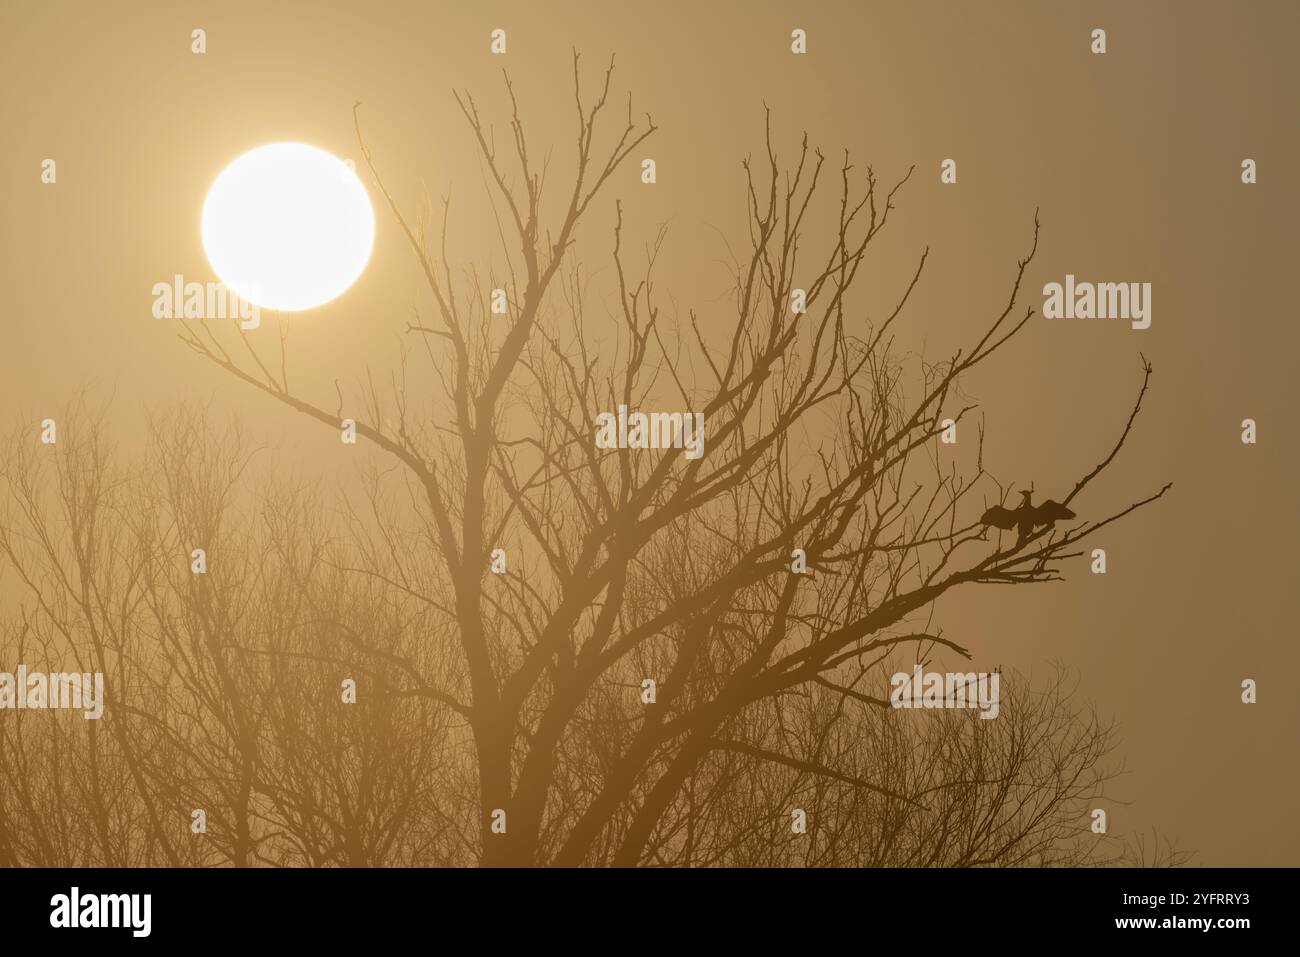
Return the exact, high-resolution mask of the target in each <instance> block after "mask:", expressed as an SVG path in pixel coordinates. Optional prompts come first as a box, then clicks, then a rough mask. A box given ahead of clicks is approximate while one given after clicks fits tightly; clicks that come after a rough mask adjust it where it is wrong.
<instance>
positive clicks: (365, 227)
mask: <svg viewBox="0 0 1300 957" xmlns="http://www.w3.org/2000/svg"><path fill="white" fill-rule="evenodd" d="M374 242H375V212H374V210H373V209H372V208H371V206H370V197H369V196H368V195H367V194H366V188H365V187H364V186H362V185H361V180H359V179H357V175H356V173H354V172H353V171H352V169H351V168H350V167H349V166H348V165H347V164H346V163H344V162H343V161H342V160H340V159H338V158H337V157H335V156H332V155H331V154H329V153H327V152H325V151H324V150H322V149H318V148H316V147H315V146H308V145H306V144H305V143H271V144H269V145H267V146H259V147H257V149H254V150H250V151H249V152H247V153H245V154H244V155H243V156H240V157H239V158H238V159H236V160H235V161H234V162H232V163H231V164H230V165H229V166H227V167H226V168H225V169H224V170H222V171H221V174H220V175H219V176H218V177H217V178H216V179H215V180H214V181H213V183H212V188H211V189H209V190H208V196H207V199H206V200H204V202H203V249H204V252H206V253H207V255H208V262H209V263H211V264H212V269H213V270H214V271H215V272H216V274H217V277H218V278H219V279H220V280H221V281H222V282H223V283H224V284H225V285H226V287H227V288H228V289H230V290H231V291H232V292H234V293H236V294H237V295H239V296H240V297H242V298H244V299H247V300H249V301H250V302H252V303H254V304H256V305H258V306H261V307H262V308H264V309H278V310H282V311H285V312H297V311H299V310H303V309H313V308H315V307H316V306H322V305H324V304H325V303H327V302H329V301H330V300H331V299H334V298H336V297H337V296H339V295H341V294H342V293H343V292H344V291H345V290H347V288H348V287H349V286H351V285H352V283H354V282H355V281H356V279H357V277H358V276H360V275H361V273H362V271H363V270H364V269H365V268H366V263H367V262H369V261H370V250H371V248H372V247H373V246H374Z"/></svg>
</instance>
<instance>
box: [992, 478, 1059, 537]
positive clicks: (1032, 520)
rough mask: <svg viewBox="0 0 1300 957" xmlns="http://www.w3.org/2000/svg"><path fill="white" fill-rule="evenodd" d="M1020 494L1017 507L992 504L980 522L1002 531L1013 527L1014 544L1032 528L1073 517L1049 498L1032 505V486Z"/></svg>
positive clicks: (1030, 532) (1031, 531)
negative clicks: (1014, 534)
mask: <svg viewBox="0 0 1300 957" xmlns="http://www.w3.org/2000/svg"><path fill="white" fill-rule="evenodd" d="M1020 495H1021V496H1022V498H1021V502H1020V505H1019V507H1018V508H1014V509H1012V508H1006V507H1005V506H1003V505H994V506H993V507H992V508H990V509H988V510H987V511H985V513H984V514H983V515H981V516H980V524H981V525H983V526H984V527H986V528H1000V529H1002V530H1003V531H1010V530H1011V529H1013V528H1014V529H1015V530H1016V544H1017V545H1021V544H1023V543H1024V542H1025V540H1026V539H1028V538H1029V536H1031V535H1032V534H1033V533H1034V529H1036V528H1042V527H1043V526H1044V525H1046V526H1048V527H1049V528H1050V527H1051V526H1053V525H1055V524H1056V523H1057V522H1064V521H1067V520H1068V519H1071V518H1074V512H1072V511H1071V510H1070V509H1068V508H1066V507H1065V506H1064V505H1062V504H1061V503H1060V502H1057V501H1054V500H1053V499H1050V498H1049V499H1048V500H1047V501H1045V502H1043V503H1042V504H1040V505H1034V504H1033V501H1032V499H1033V495H1034V490H1033V488H1032V487H1031V488H1030V489H1029V490H1028V491H1021V493H1020Z"/></svg>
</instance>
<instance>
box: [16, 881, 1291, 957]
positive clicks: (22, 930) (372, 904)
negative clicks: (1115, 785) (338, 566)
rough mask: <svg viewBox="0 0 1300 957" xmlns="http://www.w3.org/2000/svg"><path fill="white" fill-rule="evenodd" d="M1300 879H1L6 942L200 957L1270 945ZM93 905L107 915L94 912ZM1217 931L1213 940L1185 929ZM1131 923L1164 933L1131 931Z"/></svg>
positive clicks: (1204, 932) (1205, 932)
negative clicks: (706, 945)
mask: <svg viewBox="0 0 1300 957" xmlns="http://www.w3.org/2000/svg"><path fill="white" fill-rule="evenodd" d="M1295 879H1296V872H1295V870H1294V869H1221V868H1216V869H1185V870H1170V869H1155V870H1144V869H1095V870H942V871H940V870H893V871H885V870H835V871H832V870H688V871H682V870H676V871H666V870H637V871H631V870H623V871H612V872H610V871H594V870H569V871H541V870H534V871H525V870H513V871H502V870H497V871H488V870H481V871H475V870H433V869H426V870H404V869H376V870H344V869H328V870H277V869H250V870H237V869H210V870H166V869H141V870H89V869H51V870H40V869H38V870H0V920H2V921H3V928H2V929H0V934H2V935H3V940H4V941H5V943H6V945H11V944H13V943H15V942H17V941H26V940H37V941H42V942H46V943H49V944H54V945H58V944H60V943H62V944H66V945H68V946H74V945H81V944H86V943H95V944H97V943H101V942H105V943H107V942H109V941H112V942H113V943H114V946H120V945H126V946H133V945H137V944H147V943H149V942H152V943H154V944H159V945H163V946H172V945H201V946H202V947H203V948H204V949H205V950H206V949H207V948H208V947H210V946H213V945H237V944H240V945H248V944H257V945H261V944H274V943H292V944H295V945H304V944H305V945H311V944H320V945H326V946H337V945H341V944H343V943H356V944H364V945H367V946H373V945H375V944H376V943H379V942H384V941H389V940H391V941H399V940H403V939H408V940H415V941H419V942H421V944H420V946H419V947H418V948H417V949H418V950H421V951H427V950H430V949H431V950H432V951H442V950H454V951H462V950H474V949H480V947H485V946H488V945H490V947H489V949H490V950H491V951H492V952H497V951H498V949H499V948H501V947H504V946H507V945H508V944H509V942H510V941H512V940H513V941H515V944H514V946H520V947H526V948H527V949H528V950H529V951H538V950H539V948H542V947H546V949H548V950H549V949H552V948H554V947H561V946H563V947H567V946H568V945H569V944H573V945H574V946H577V945H578V944H579V943H580V942H586V944H584V945H583V946H582V947H581V949H583V950H586V949H589V948H588V946H587V945H588V944H593V943H603V944H604V945H607V946H603V947H602V949H609V950H619V949H623V948H625V947H626V948H630V951H629V952H637V953H641V952H652V950H651V951H646V950H644V949H643V948H652V949H653V948H655V947H665V946H668V944H669V942H670V941H675V942H679V943H680V942H684V941H690V942H691V943H692V947H691V948H690V949H691V950H694V949H695V946H694V945H696V944H698V943H700V942H703V941H712V942H715V943H717V944H720V945H721V944H725V945H727V946H728V947H729V948H730V947H734V945H736V944H738V943H740V942H744V941H751V942H753V943H755V944H756V945H763V944H771V943H773V942H775V941H777V940H783V941H787V942H789V943H791V944H797V945H803V949H805V950H820V949H822V948H823V947H824V946H825V945H827V944H829V943H831V942H836V943H843V944H847V945H850V946H852V945H855V944H856V945H858V946H860V947H862V948H863V950H869V949H875V948H877V947H879V946H880V945H882V944H885V943H888V944H889V945H890V946H891V947H902V948H905V949H906V950H907V951H908V952H914V951H916V950H921V949H927V950H928V949H929V948H931V947H933V948H936V949H938V950H941V951H943V952H950V951H951V952H955V951H953V950H952V949H953V948H954V947H956V948H957V949H958V950H962V949H964V948H965V947H967V946H971V945H975V944H977V943H982V945H983V946H997V947H1001V946H1005V945H1007V944H1014V943H1017V942H1020V943H1024V944H1026V945H1032V944H1037V945H1047V944H1048V942H1051V943H1050V945H1051V946H1056V945H1057V944H1062V943H1065V942H1075V941H1080V940H1096V939H1101V938H1105V939H1110V940H1115V939H1120V938H1123V937H1131V938H1132V939H1134V940H1136V941H1143V942H1145V943H1146V944H1147V945H1149V944H1151V943H1175V945H1176V946H1184V945H1185V944H1186V943H1188V942H1190V941H1194V940H1207V941H1214V942H1215V945H1216V946H1229V947H1230V946H1232V945H1233V944H1234V943H1236V942H1238V941H1241V940H1243V939H1245V938H1243V937H1242V936H1241V935H1242V934H1245V935H1250V934H1253V933H1257V932H1263V933H1264V934H1266V935H1269V936H1270V937H1272V936H1274V935H1277V934H1278V933H1280V932H1281V931H1282V930H1283V929H1284V928H1285V926H1286V925H1287V923H1288V922H1289V921H1288V916H1289V915H1286V916H1284V909H1285V908H1286V907H1287V905H1288V903H1289V900H1290V897H1291V889H1292V888H1293V887H1294V886H1295ZM74 887H76V888H77V889H78V890H77V893H78V900H79V901H80V903H81V906H82V908H83V909H84V908H86V907H87V906H89V907H90V910H91V911H94V912H96V913H97V912H98V911H99V909H100V906H101V905H100V903H99V901H100V900H101V898H100V897H99V895H106V894H112V895H122V894H128V895H129V894H140V895H143V894H148V895H150V898H149V909H148V916H149V921H148V931H149V933H148V936H147V937H146V936H143V935H142V936H139V937H137V936H135V930H133V929H132V928H133V921H132V920H131V919H130V918H131V917H134V918H135V921H134V926H135V927H136V928H137V929H143V923H144V922H143V913H144V912H143V907H142V906H141V908H140V909H139V910H138V911H137V910H126V909H125V904H124V903H123V902H122V901H121V900H120V899H119V900H116V901H113V902H110V905H109V907H108V908H107V909H106V911H105V912H106V913H107V915H108V917H109V918H111V917H112V916H113V914H112V911H113V910H114V909H115V908H116V909H118V910H119V911H120V913H121V914H122V918H121V920H120V921H119V923H121V924H124V925H125V926H119V927H99V928H86V927H78V928H75V929H74V928H72V927H58V928H56V927H53V926H51V920H52V917H53V916H55V911H56V909H57V907H58V902H57V897H56V896H57V895H63V896H64V897H66V898H68V904H69V905H70V904H71V890H72V888H74ZM1126 895H1127V896H1126ZM1177 895H1182V897H1181V898H1180V897H1178V896H1177ZM1206 895H1212V896H1209V897H1207V896H1206ZM87 896H94V897H96V902H95V903H94V904H91V905H87V904H86V898H87ZM139 900H140V902H141V904H143V898H140V899H139ZM83 913H85V914H87V916H89V914H90V911H85V910H83ZM56 919H58V918H57V917H56ZM1207 919H1208V920H1209V921H1210V922H1211V923H1212V925H1213V926H1210V927H1209V928H1208V929H1204V928H1203V927H1200V926H1188V924H1187V922H1188V921H1192V920H1195V921H1197V922H1198V923H1199V922H1200V921H1203V920H1207ZM1134 920H1136V921H1153V922H1154V925H1153V926H1151V925H1149V926H1145V927H1144V926H1120V923H1119V922H1121V921H1134ZM1180 921H1181V922H1183V923H1179V922H1180ZM1222 921H1232V922H1234V923H1239V924H1240V926H1231V927H1229V926H1224V925H1222V924H1221V923H1219V922H1222ZM1242 921H1244V923H1240V922H1242ZM1166 922H1170V923H1166ZM1044 932H1046V933H1048V934H1051V935H1052V936H1050V937H1043V936H1041V935H1042V934H1043V933H1044ZM74 934H75V935H76V936H75V937H73V936H72V935H74ZM476 941H477V942H478V944H476V943H475V942H476ZM425 943H427V944H428V945H429V947H425V946H424V944H425ZM675 947H676V945H674V948H675ZM765 949H766V948H765ZM51 952H53V951H51ZM331 952H337V951H331Z"/></svg>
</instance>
